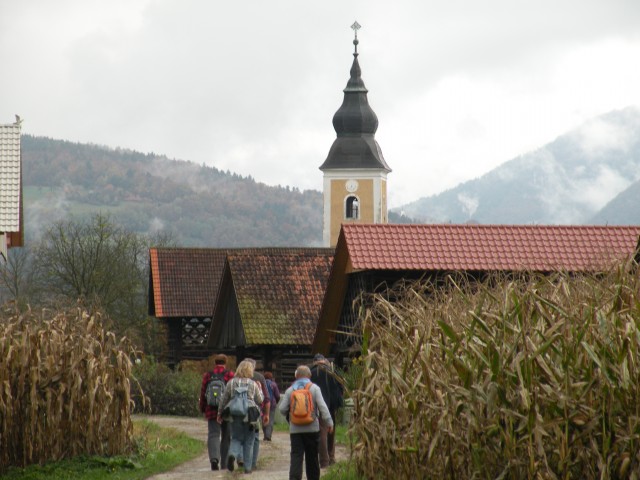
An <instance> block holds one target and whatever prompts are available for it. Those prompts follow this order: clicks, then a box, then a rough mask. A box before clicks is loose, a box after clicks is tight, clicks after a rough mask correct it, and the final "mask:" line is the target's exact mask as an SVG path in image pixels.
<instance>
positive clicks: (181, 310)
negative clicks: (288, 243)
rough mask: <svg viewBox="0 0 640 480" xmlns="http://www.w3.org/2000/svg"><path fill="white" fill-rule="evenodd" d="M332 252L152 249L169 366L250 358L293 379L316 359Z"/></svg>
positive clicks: (155, 304) (153, 298) (153, 296)
mask: <svg viewBox="0 0 640 480" xmlns="http://www.w3.org/2000/svg"><path fill="white" fill-rule="evenodd" d="M333 251H334V250H333V249H328V248H321V249H314V248H246V249H213V248H210V249H207V248H152V249H150V252H149V253H150V255H149V256H150V283H149V289H150V291H149V314H150V315H152V316H154V317H156V318H157V319H158V320H159V321H160V322H162V324H163V325H164V327H165V331H166V333H167V342H166V343H167V352H166V355H165V358H164V361H165V362H167V363H169V364H172V365H175V364H177V363H178V362H180V361H181V360H187V359H189V360H200V359H204V358H207V357H209V356H210V355H211V354H213V353H225V354H227V355H231V356H234V357H235V358H236V359H237V360H240V359H242V358H245V357H247V356H251V357H252V358H255V359H256V360H258V361H259V363H260V364H261V367H262V368H268V369H270V370H273V371H274V372H276V374H277V376H278V378H285V379H289V378H290V376H291V375H292V373H293V369H295V366H296V364H297V363H298V362H302V361H308V360H310V359H311V344H312V342H313V337H314V334H315V331H316V325H317V322H318V314H319V312H320V305H321V304H322V299H323V296H324V291H325V289H326V284H327V279H328V277H329V271H330V268H331V262H332V260H333Z"/></svg>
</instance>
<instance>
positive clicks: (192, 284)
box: [149, 248, 227, 318]
mask: <svg viewBox="0 0 640 480" xmlns="http://www.w3.org/2000/svg"><path fill="white" fill-rule="evenodd" d="M226 255H227V250H225V249H215V248H150V249H149V260H150V263H151V264H150V270H149V277H150V278H149V315H152V316H154V317H158V318H162V317H210V316H212V315H213V309H214V307H215V301H216V295H217V291H218V285H219V284H220V279H221V278H222V271H223V267H224V262H225V257H226Z"/></svg>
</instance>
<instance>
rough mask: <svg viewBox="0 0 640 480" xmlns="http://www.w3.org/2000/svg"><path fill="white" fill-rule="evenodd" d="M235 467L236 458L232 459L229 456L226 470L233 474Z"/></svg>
mask: <svg viewBox="0 0 640 480" xmlns="http://www.w3.org/2000/svg"><path fill="white" fill-rule="evenodd" d="M238 463H240V462H238ZM235 466H236V457H234V456H233V455H229V460H228V461H227V468H228V469H229V471H230V472H233V469H234V468H235Z"/></svg>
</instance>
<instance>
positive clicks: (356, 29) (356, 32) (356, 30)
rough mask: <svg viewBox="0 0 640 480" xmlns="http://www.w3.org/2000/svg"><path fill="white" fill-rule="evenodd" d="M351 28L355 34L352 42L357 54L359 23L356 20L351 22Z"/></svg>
mask: <svg viewBox="0 0 640 480" xmlns="http://www.w3.org/2000/svg"><path fill="white" fill-rule="evenodd" d="M351 28H352V29H353V33H354V34H355V38H354V39H353V44H354V45H355V47H356V51H355V53H356V55H357V54H358V43H359V42H358V30H360V29H361V28H362V26H360V24H359V23H358V22H353V25H351Z"/></svg>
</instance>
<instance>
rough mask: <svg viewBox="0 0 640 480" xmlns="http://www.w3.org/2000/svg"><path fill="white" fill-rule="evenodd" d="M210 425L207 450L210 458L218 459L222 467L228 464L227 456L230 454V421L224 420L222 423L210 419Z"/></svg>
mask: <svg viewBox="0 0 640 480" xmlns="http://www.w3.org/2000/svg"><path fill="white" fill-rule="evenodd" d="M207 423H208V425H209V430H208V435H207V450H208V451H209V460H210V461H212V462H213V461H214V460H217V461H218V465H220V468H225V467H226V465H227V457H228V456H229V442H230V441H231V430H230V429H229V423H228V422H224V421H223V422H222V425H220V424H219V423H218V422H217V421H216V419H215V418H214V419H213V420H208V421H207Z"/></svg>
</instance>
